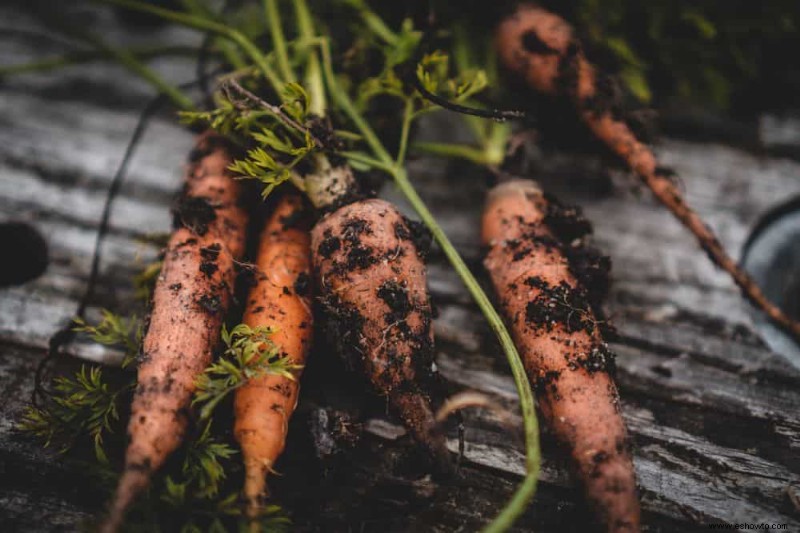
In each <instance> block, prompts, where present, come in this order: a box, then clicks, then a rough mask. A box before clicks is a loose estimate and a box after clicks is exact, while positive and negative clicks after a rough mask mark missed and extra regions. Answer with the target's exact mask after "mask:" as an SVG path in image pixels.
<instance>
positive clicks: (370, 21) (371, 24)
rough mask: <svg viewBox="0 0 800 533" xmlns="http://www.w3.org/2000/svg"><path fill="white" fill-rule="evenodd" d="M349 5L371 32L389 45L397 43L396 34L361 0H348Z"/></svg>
mask: <svg viewBox="0 0 800 533" xmlns="http://www.w3.org/2000/svg"><path fill="white" fill-rule="evenodd" d="M350 5H351V6H353V7H354V8H355V9H356V10H357V11H358V14H359V15H361V18H362V19H363V20H364V24H365V25H366V26H367V28H369V29H370V31H372V33H374V34H375V35H377V36H378V37H380V38H381V39H382V40H383V41H384V42H386V44H388V45H389V46H395V45H396V44H397V40H398V37H397V34H396V33H395V32H393V31H392V30H391V29H389V26H387V25H386V23H385V22H383V19H382V18H381V17H379V16H378V14H377V13H375V12H374V11H372V10H371V9H370V8H369V7H368V6H367V4H366V3H365V2H364V1H363V0H350Z"/></svg>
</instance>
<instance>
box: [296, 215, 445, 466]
mask: <svg viewBox="0 0 800 533" xmlns="http://www.w3.org/2000/svg"><path fill="white" fill-rule="evenodd" d="M412 237H413V233H412V231H411V229H410V228H409V225H408V223H407V221H406V220H405V218H404V217H403V216H402V215H401V214H400V212H399V211H398V210H397V209H396V208H395V207H394V206H393V205H392V204H390V203H388V202H386V201H384V200H379V199H371V200H362V201H358V202H354V203H351V204H349V205H346V206H344V207H341V208H339V209H338V210H336V211H334V212H332V213H329V214H328V215H326V216H324V217H323V218H322V219H321V220H320V221H319V222H318V223H317V225H316V226H315V227H314V229H313V230H312V233H311V247H312V253H313V262H314V270H315V273H316V276H317V280H318V285H319V290H320V292H321V298H322V300H323V304H324V306H325V307H326V310H327V314H328V316H329V320H330V321H331V322H332V327H333V328H334V329H335V330H336V332H337V334H338V335H337V337H338V342H339V344H340V349H341V351H342V352H343V353H344V354H345V356H346V359H347V361H348V362H349V363H350V364H351V366H353V367H355V368H363V369H364V370H365V371H366V374H367V376H368V378H369V380H370V381H371V383H372V385H373V386H374V388H375V389H376V390H377V391H378V392H379V393H380V394H382V395H383V396H385V397H386V398H387V400H388V403H389V405H390V406H391V407H392V408H393V409H394V411H395V412H396V413H397V414H398V415H399V416H400V418H401V419H402V420H403V422H404V423H405V426H406V428H407V429H408V430H409V431H410V433H411V434H412V436H413V437H414V439H415V440H416V441H417V442H419V443H421V444H423V445H424V446H425V447H426V448H427V450H428V452H429V453H430V454H431V456H432V458H433V460H434V461H435V463H436V464H437V466H439V467H440V468H441V469H442V470H443V471H445V472H446V471H448V470H450V468H451V467H450V465H451V461H450V456H449V452H448V451H447V446H446V442H445V438H444V435H443V434H442V433H441V432H440V431H439V430H438V429H437V428H436V424H435V420H434V416H433V411H432V409H431V403H432V398H431V396H430V395H429V391H431V390H435V388H434V384H433V380H434V379H435V376H434V375H433V331H432V329H431V305H430V300H429V298H428V292H427V287H426V272H425V264H424V262H423V260H422V258H421V257H420V254H419V251H418V249H417V246H416V245H415V243H414V240H413V238H412Z"/></svg>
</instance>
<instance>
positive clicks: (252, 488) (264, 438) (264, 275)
mask: <svg viewBox="0 0 800 533" xmlns="http://www.w3.org/2000/svg"><path fill="white" fill-rule="evenodd" d="M306 221H307V217H305V207H304V205H303V202H302V200H301V199H300V197H299V196H296V195H288V194H287V195H286V196H284V197H282V198H281V199H280V200H279V201H278V204H277V206H276V207H275V209H274V211H273V212H272V214H271V215H270V217H269V219H268V220H267V222H266V224H265V225H264V229H263V231H262V232H261V237H260V242H259V248H258V252H257V257H256V261H255V266H256V269H257V273H256V284H255V285H254V286H253V287H252V288H251V290H250V294H249V296H248V300H247V308H246V310H245V315H244V319H243V321H244V323H245V324H247V325H248V326H251V327H257V326H269V327H271V328H273V329H274V333H273V334H272V336H271V340H272V341H273V342H274V343H275V345H276V346H277V347H278V348H279V350H280V353H281V355H282V356H285V357H287V358H289V359H290V361H291V363H292V364H295V365H303V364H304V363H305V361H306V357H307V356H308V351H309V349H310V345H311V337H312V323H313V318H312V315H311V294H310V279H311V258H310V236H309V233H308V229H307V225H306ZM299 378H300V371H296V372H295V379H294V380H292V379H289V378H287V377H285V376H277V375H269V374H267V375H263V376H259V377H256V378H253V379H251V380H250V381H248V382H247V383H246V384H245V385H243V386H242V387H241V388H239V389H238V390H237V391H236V397H235V404H234V412H235V417H236V421H235V424H234V436H235V437H236V440H237V441H238V442H239V445H240V446H241V448H242V456H243V458H244V466H245V483H244V496H245V500H246V502H247V509H246V510H247V514H248V516H249V517H250V518H256V517H257V516H258V514H259V512H260V510H261V508H262V504H263V501H264V500H265V499H266V498H267V496H268V491H267V484H266V476H267V475H268V474H269V473H270V472H271V471H272V468H273V466H274V464H275V461H276V460H277V459H278V457H279V456H280V454H281V452H283V449H284V445H285V440H286V434H287V430H288V422H289V417H290V416H291V415H292V412H293V411H294V408H295V406H296V405H297V399H298V395H299V390H300V384H299V381H298V380H299Z"/></svg>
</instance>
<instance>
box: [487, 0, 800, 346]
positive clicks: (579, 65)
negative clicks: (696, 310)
mask: <svg viewBox="0 0 800 533" xmlns="http://www.w3.org/2000/svg"><path fill="white" fill-rule="evenodd" d="M496 47H497V51H498V53H499V55H500V57H501V59H502V61H503V63H504V64H505V65H506V66H507V67H508V68H509V69H510V70H512V71H514V72H515V73H517V74H519V75H520V76H522V77H523V78H524V79H525V81H526V82H527V83H528V85H529V86H530V87H532V88H533V89H535V90H537V91H539V92H541V93H544V94H548V95H552V96H566V97H568V98H569V99H571V100H572V102H573V104H574V105H575V107H576V109H577V110H578V113H579V114H580V116H581V118H582V120H583V121H584V123H585V124H586V125H587V126H588V127H589V129H590V130H591V131H592V133H593V134H594V135H595V136H596V137H597V138H598V139H600V140H601V141H602V142H603V143H605V144H606V146H608V148H609V149H610V150H611V151H612V152H613V153H614V154H616V155H617V156H618V157H619V158H621V159H622V160H623V161H624V162H625V164H626V165H627V166H628V167H629V168H630V169H631V170H632V171H633V172H635V173H636V174H637V175H638V176H639V177H640V179H642V181H643V182H644V183H645V185H647V187H648V188H649V189H650V190H651V191H652V192H653V194H654V195H655V197H656V198H657V199H658V200H659V201H660V202H661V203H662V204H663V205H664V206H665V207H667V209H669V210H670V211H671V212H672V213H673V215H675V217H676V218H677V219H678V220H680V222H681V223H682V224H683V225H684V226H686V228H688V229H689V231H691V232H692V234H694V235H695V237H696V238H697V240H698V241H699V243H700V246H701V247H702V248H703V250H704V251H705V252H706V253H707V254H708V256H709V258H710V259H711V260H712V261H713V262H714V263H715V264H716V265H717V266H719V267H720V268H722V269H723V270H724V271H725V272H727V273H728V274H730V276H731V277H732V278H733V280H734V281H735V282H736V284H737V285H738V286H739V288H740V289H741V291H742V293H743V294H744V296H745V297H746V298H747V299H748V300H750V302H751V303H753V305H755V306H756V307H758V308H760V309H761V310H763V311H764V313H766V315H767V316H768V317H769V318H770V319H771V320H772V321H773V322H775V324H777V325H778V326H780V327H781V328H783V329H784V330H786V331H787V332H789V333H790V334H792V335H793V336H794V337H795V338H798V339H800V323H798V322H796V321H794V320H792V319H791V318H789V317H788V316H787V315H786V314H785V313H783V311H781V310H780V308H778V307H777V306H776V305H774V304H773V303H772V302H770V301H769V300H768V299H767V297H766V296H765V295H764V293H763V292H762V291H761V289H760V288H759V287H758V285H756V283H755V282H754V281H753V279H752V278H751V277H750V276H749V275H748V274H747V273H746V272H745V271H744V270H742V269H741V268H740V267H739V266H738V265H737V264H736V262H735V261H734V260H733V259H732V258H731V257H730V255H728V253H727V252H726V251H725V249H724V248H723V246H722V244H721V243H720V242H719V240H718V239H717V237H716V236H715V234H714V232H713V231H712V230H711V228H709V227H708V226H707V225H706V224H705V223H704V222H703V220H702V219H701V218H700V217H699V216H698V215H697V213H695V211H694V210H693V209H692V208H691V207H690V206H689V205H688V204H687V203H686V200H685V199H684V197H683V194H682V192H681V191H680V189H679V188H678V187H677V186H676V184H675V182H674V180H673V179H672V178H673V177H674V172H673V171H672V170H671V169H669V168H666V167H662V166H660V165H659V164H658V161H657V159H656V157H655V155H654V153H653V151H652V149H651V148H650V147H649V146H647V145H646V144H644V143H643V142H641V141H640V140H639V139H638V138H637V137H636V135H635V134H634V132H633V131H632V130H631V128H630V127H629V126H628V124H627V123H626V121H625V117H624V115H623V113H622V112H621V111H620V108H619V105H617V103H616V102H615V99H614V89H613V83H612V82H611V80H610V79H609V78H608V77H607V76H606V75H604V74H603V73H601V72H599V71H598V70H597V69H596V68H595V67H594V66H593V65H591V64H590V63H589V62H588V61H587V59H586V56H585V55H584V53H583V51H582V49H581V45H580V43H579V41H578V40H577V39H576V37H575V35H574V31H573V29H572V27H571V26H570V25H569V24H568V23H567V22H566V21H565V20H564V19H562V18H561V17H560V16H558V15H556V14H554V13H551V12H549V11H547V10H545V9H544V8H541V7H539V6H537V5H535V4H530V3H526V4H522V5H520V6H519V7H518V8H517V10H516V11H515V12H514V13H513V14H512V15H511V16H509V17H507V18H506V19H504V20H503V22H501V24H500V25H499V27H498V29H497V34H496Z"/></svg>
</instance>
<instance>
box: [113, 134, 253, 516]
mask: <svg viewBox="0 0 800 533" xmlns="http://www.w3.org/2000/svg"><path fill="white" fill-rule="evenodd" d="M231 160H232V158H231V153H230V147H229V146H228V144H227V141H225V139H224V138H223V137H220V136H218V135H216V134H213V133H206V134H203V135H201V136H200V138H199V139H198V141H197V145H196V148H195V150H194V151H193V152H192V155H191V156H190V165H189V168H188V170H187V172H186V182H185V188H184V192H183V195H182V198H181V201H180V203H179V206H178V208H177V209H176V212H175V222H176V225H177V229H176V230H175V231H174V232H173V234H172V236H171V238H170V240H169V243H168V244H167V248H166V252H165V255H164V263H163V267H162V270H161V274H160V275H159V278H158V281H157V283H156V287H155V291H154V293H153V308H152V315H151V316H150V321H149V326H148V329H147V334H146V336H145V338H144V346H143V351H142V357H141V360H140V361H139V367H138V378H137V383H138V384H137V387H136V391H135V393H134V398H133V405H132V407H131V418H130V423H129V425H128V436H129V439H130V442H129V444H128V449H127V451H126V454H125V468H124V471H123V473H122V476H121V477H120V480H119V484H118V486H117V491H116V494H115V496H114V500H113V503H112V505H111V509H110V514H109V517H108V519H107V520H106V522H105V523H104V524H103V526H102V528H101V529H102V531H107V532H110V531H116V530H117V529H118V527H119V526H120V524H121V523H122V519H123V517H124V514H125V511H126V510H127V508H128V507H129V505H130V504H131V503H132V502H133V500H134V499H135V498H136V496H137V495H138V494H139V493H140V492H141V491H142V490H143V489H144V488H145V487H146V486H147V485H148V483H149V481H150V478H151V476H152V474H153V472H155V471H156V470H157V469H158V468H159V467H161V465H162V464H163V463H164V461H165V460H166V459H167V456H169V454H170V453H172V452H173V451H174V450H175V449H176V448H177V447H178V446H179V445H180V443H181V441H182V440H183V436H184V433H185V431H186V428H187V425H188V421H189V420H188V413H189V405H190V403H191V399H192V393H193V392H194V390H195V379H196V378H197V376H198V375H200V374H201V373H202V372H203V370H205V368H206V367H207V366H208V364H209V362H210V361H211V354H212V350H213V348H214V346H215V345H216V344H217V342H218V341H219V331H220V328H221V326H222V322H223V318H224V315H225V311H226V310H227V308H228V303H229V301H230V298H231V290H232V288H233V283H234V277H235V273H234V261H236V260H238V259H240V258H241V256H242V253H243V252H244V242H245V225H246V219H247V216H246V213H245V211H244V210H243V209H242V208H241V207H240V206H239V185H238V184H237V182H236V181H235V180H233V179H232V177H231V175H230V173H229V171H228V170H227V167H228V165H230V163H231Z"/></svg>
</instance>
